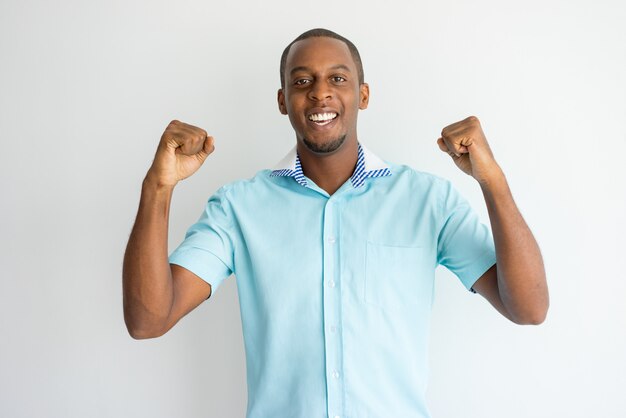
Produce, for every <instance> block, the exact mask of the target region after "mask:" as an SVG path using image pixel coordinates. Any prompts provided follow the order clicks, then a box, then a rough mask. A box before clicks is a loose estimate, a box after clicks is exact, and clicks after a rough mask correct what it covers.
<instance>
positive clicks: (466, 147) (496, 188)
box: [437, 116, 549, 325]
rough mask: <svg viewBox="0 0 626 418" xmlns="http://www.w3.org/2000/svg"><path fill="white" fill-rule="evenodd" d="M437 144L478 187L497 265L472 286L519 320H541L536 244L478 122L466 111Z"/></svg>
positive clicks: (541, 275) (541, 277) (542, 285)
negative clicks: (494, 248)
mask: <svg viewBox="0 0 626 418" xmlns="http://www.w3.org/2000/svg"><path fill="white" fill-rule="evenodd" d="M437 144H438V146H439V149H440V150H441V151H443V152H445V153H447V154H448V155H450V157H451V158H452V160H453V161H454V163H455V164H456V166H457V167H458V168H459V169H461V170H462V171H463V172H464V173H466V174H468V175H470V176H472V177H474V179H476V181H477V182H478V184H479V185H480V187H481V190H482V192H483V196H484V198H485V203H486V205H487V210H488V213H489V221H490V223H491V229H492V232H493V238H494V242H495V246H496V259H497V261H496V265H494V266H493V267H491V268H490V269H489V270H487V272H485V274H483V275H482V276H481V277H480V278H479V279H478V280H477V282H476V283H475V284H474V290H476V292H477V293H479V294H481V295H482V296H483V297H485V299H487V300H488V301H489V302H490V303H491V304H492V305H493V306H494V307H495V308H496V309H497V310H498V311H499V312H500V313H501V314H502V315H504V316H505V317H506V318H508V319H510V320H511V321H513V322H515V323H517V324H535V325H536V324H540V323H542V322H543V321H544V320H545V317H546V315H547V312H548V306H549V296H548V286H547V282H546V274H545V269H544V266H543V259H542V257H541V252H540V251H539V246H538V245H537V242H536V241H535V238H534V237H533V234H532V232H531V231H530V229H529V228H528V225H526V222H525V221H524V218H522V215H521V213H520V212H519V209H518V208H517V205H516V204H515V202H514V201H513V196H512V195H511V191H510V189H509V186H508V184H507V181H506V178H505V176H504V173H503V171H502V169H501V168H500V166H499V165H498V164H497V163H496V160H495V158H494V156H493V153H492V152H491V149H490V148H489V144H488V143H487V138H486V137H485V134H484V132H483V129H482V126H481V124H480V121H479V120H478V118H477V117H476V116H470V117H468V118H466V119H463V120H461V121H458V122H455V123H453V124H450V125H448V126H446V127H445V128H443V130H442V131H441V137H440V138H438V139H437Z"/></svg>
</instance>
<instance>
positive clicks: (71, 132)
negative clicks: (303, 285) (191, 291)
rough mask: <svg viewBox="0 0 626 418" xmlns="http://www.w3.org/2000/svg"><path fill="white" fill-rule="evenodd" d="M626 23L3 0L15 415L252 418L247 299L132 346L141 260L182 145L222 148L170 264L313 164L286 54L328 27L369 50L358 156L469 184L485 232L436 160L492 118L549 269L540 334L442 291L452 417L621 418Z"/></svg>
mask: <svg viewBox="0 0 626 418" xmlns="http://www.w3.org/2000/svg"><path fill="white" fill-rule="evenodd" d="M625 21H626V6H625V4H624V2H623V1H621V0H614V1H610V0H605V1H602V0H600V1H573V0H560V1H549V0H548V1H546V0H542V1H540V0H528V1H524V2H512V1H496V0H481V1H473V2H468V1H461V0H457V1H451V0H443V1H437V2H435V1H419V2H418V1H414V2H394V3H389V4H386V5H385V4H383V3H382V2H380V3H379V2H377V3H371V4H370V3H367V2H363V1H359V2H350V1H343V2H293V1H283V2H272V3H267V2H261V1H258V2H248V3H243V2H224V3H220V4H218V3H217V2H210V1H199V0H181V1H178V2H165V1H162V0H161V1H147V0H130V1H128V0H126V1H120V0H111V1H107V2H104V1H101V2H97V3H96V2H80V1H76V0H75V1H69V0H61V1H56V2H46V1H43V0H30V1H28V0H25V1H17V0H1V2H0V60H1V64H0V140H1V148H0V182H1V183H0V186H1V195H0V215H1V216H0V234H1V237H2V239H1V241H0V257H1V259H0V261H1V263H0V275H1V280H0V416H2V417H29V418H30V417H59V418H60V417H64V418H67V417H147V416H150V417H153V418H156V417H243V416H244V414H245V409H246V386H245V358H244V351H243V339H242V333H241V324H240V317H239V305H238V300H237V293H236V292H237V289H236V282H235V280H234V278H233V277H231V278H229V279H228V280H227V281H226V282H225V283H224V284H223V285H222V286H221V287H220V289H219V291H218V292H216V293H215V294H214V295H213V297H212V298H211V299H209V301H208V302H206V303H203V304H202V305H201V306H200V307H199V308H198V309H196V310H195V311H193V312H192V313H190V314H189V315H188V316H187V317H185V318H184V319H183V320H182V321H181V322H180V323H179V324H178V325H176V327H174V328H173V329H172V330H171V331H170V332H169V333H168V334H166V335H165V336H163V337H161V338H158V339H154V340H143V341H136V340H133V339H131V337H130V336H129V335H128V334H127V331H126V329H125V326H124V321H123V314H122V286H121V284H122V279H121V269H122V258H123V254H124V250H125V246H126V242H127V239H128V235H129V233H130V230H131V227H132V224H133V221H134V217H135V214H136V210H137V205H138V201H139V192H140V186H141V180H142V179H143V176H144V174H145V172H146V170H147V169H148V167H149V166H150V163H151V161H152V158H153V156H154V152H155V149H156V145H157V142H158V140H159V137H160V135H161V133H162V131H163V129H164V128H165V126H166V125H167V124H168V122H169V121H170V120H171V119H174V118H176V119H180V120H182V121H185V122H187V123H191V124H194V125H197V126H200V127H203V128H204V129H206V130H207V131H208V132H209V133H210V134H212V135H214V136H215V140H216V151H215V153H214V154H213V155H211V156H210V157H209V160H207V162H206V164H205V165H204V166H203V167H202V169H201V170H200V171H199V172H198V173H196V175H194V176H193V177H192V178H190V179H188V180H186V181H184V182H183V183H181V184H180V185H179V186H178V187H177V189H176V192H175V194H174V200H173V204H172V211H171V221H170V237H169V244H170V251H171V250H173V249H174V247H175V246H176V245H178V243H180V241H181V240H182V239H183V236H184V233H185V231H186V229H187V227H188V226H189V225H190V224H191V223H193V222H194V221H195V220H196V219H197V218H198V216H199V215H200V213H201V211H202V209H203V208H204V204H205V202H206V199H207V198H208V196H210V195H211V194H212V193H213V192H214V191H215V190H216V189H217V187H219V186H220V185H222V184H224V183H227V182H230V181H233V180H235V179H240V178H247V177H251V176H252V175H254V173H256V172H257V171H258V170H260V169H263V168H269V167H272V166H273V165H274V163H275V162H277V161H278V160H279V159H280V158H281V157H282V156H283V155H284V154H285V153H286V152H287V151H288V150H289V149H290V148H291V147H292V145H293V144H294V143H295V137H294V134H293V131H292V129H291V126H290V125H289V122H288V119H287V118H286V117H284V116H282V115H280V114H279V112H278V110H277V105H276V90H277V89H278V87H279V74H278V65H279V57H280V53H281V52H282V50H283V48H284V47H285V46H286V45H287V43H289V42H290V41H291V40H292V39H293V38H295V37H296V36H297V35H299V34H300V33H301V32H304V31H305V30H308V29H311V28H314V27H326V28H328V29H331V30H335V31H337V32H339V33H340V34H342V35H344V36H346V37H348V38H349V39H351V40H352V41H353V42H354V43H355V44H356V45H357V47H359V49H360V51H361V55H362V58H363V62H364V66H365V76H366V81H367V82H369V84H370V88H371V92H372V94H371V100H370V107H369V109H368V110H366V111H364V112H361V114H360V116H359V118H360V119H359V123H360V124H359V139H360V140H361V141H362V142H363V143H364V144H366V145H367V146H368V147H369V148H370V149H371V150H372V151H374V152H375V153H377V154H378V155H380V156H381V157H382V158H384V159H387V160H389V161H394V162H397V163H404V164H408V165H410V166H412V167H414V168H416V169H419V170H422V171H429V172H433V173H435V174H438V175H440V176H443V177H446V178H449V179H451V180H452V181H453V182H454V184H455V185H456V187H457V188H459V189H460V190H461V192H462V193H463V194H464V195H465V196H466V197H467V198H468V199H470V201H471V203H472V204H473V206H474V207H475V208H476V210H477V211H478V212H479V213H480V214H481V216H482V217H483V220H484V221H485V222H487V221H488V218H487V216H486V210H485V207H484V202H483V200H482V195H481V193H480V189H479V187H478V186H477V185H476V184H475V182H474V181H473V180H472V179H471V178H470V177H468V176H466V175H465V174H463V173H461V172H460V171H459V170H458V169H457V168H456V166H455V165H454V164H453V163H452V161H451V160H450V159H449V157H448V156H447V155H445V154H443V153H441V152H440V151H439V150H438V148H437V146H436V144H435V141H436V139H437V138H438V136H439V133H440V132H441V129H442V128H443V127H444V126H446V125H448V124H450V123H453V122H456V121H458V120H461V119H464V118H465V117H467V116H469V115H476V116H478V117H479V119H480V120H481V123H482V126H483V128H484V131H485V133H486V135H487V138H488V140H489V141H490V143H491V146H492V149H493V151H494V154H495V156H496V158H497V160H498V162H499V163H500V165H501V166H502V167H503V168H504V170H505V173H506V175H507V178H508V179H509V183H510V185H511V188H512V190H513V194H514V197H515V199H516V201H517V203H518V205H519V207H520V209H521V211H522V213H523V215H524V216H525V219H526V220H527V222H528V224H529V225H530V226H531V228H532V230H533V231H534V233H535V236H536V238H537V240H538V242H539V244H540V246H541V249H542V252H543V255H544V259H545V265H546V270H547V274H548V281H549V287H550V296H551V307H550V311H549V313H548V317H547V320H546V321H545V322H544V323H543V324H542V325H540V326H538V327H537V326H519V325H515V324H513V323H511V322H509V321H508V320H506V319H505V318H504V317H502V316H500V314H498V313H497V312H496V311H495V309H493V308H492V307H491V306H490V305H489V304H488V303H487V302H486V301H485V300H484V299H483V298H482V297H480V296H479V295H473V294H471V293H469V292H467V291H466V290H465V289H464V288H463V287H462V285H461V284H460V282H459V281H458V280H457V279H456V277H455V276H453V275H451V274H450V273H449V272H448V271H447V270H445V269H443V268H440V269H439V270H438V275H437V288H436V292H437V296H436V302H435V307H434V319H433V321H434V323H433V333H432V339H431V356H430V364H431V375H430V376H431V379H430V386H429V391H428V397H429V401H430V408H431V411H432V414H433V417H434V418H457V417H464V418H500V417H509V418H518V417H520V418H521V417H533V418H540V417H546V418H548V417H550V418H553V417H569V418H588V417H603V418H609V417H623V416H624V415H623V414H624V411H625V410H626V397H624V389H625V388H626V377H625V376H626V361H625V359H624V357H625V353H626V308H625V307H624V306H625V303H624V299H625V297H626V280H625V278H626V277H625V276H626V274H625V273H624V266H623V265H622V263H623V262H624V260H625V259H626V257H625V256H624V249H625V248H626V246H625V245H624V236H625V234H626V228H625V221H624V215H625V214H626V198H625V194H626V192H625V190H626V187H625V186H624V183H625V180H626V176H625V175H624V172H623V170H624V169H623V166H624V158H625V156H626V126H625V125H626V124H625V120H626V25H625V24H624V22H625Z"/></svg>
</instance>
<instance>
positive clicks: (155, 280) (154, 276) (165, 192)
mask: <svg viewBox="0 0 626 418" xmlns="http://www.w3.org/2000/svg"><path fill="white" fill-rule="evenodd" d="M172 193H173V187H172V186H159V185H157V184H156V182H154V181H152V180H151V179H150V178H149V177H148V176H147V177H146V179H145V180H144V181H143V185H142V190H141V200H140V203H139V209H138V212H137V218H136V220H135V225H134V226H133V230H132V232H131V234H130V238H129V240H128V245H127V247H126V252H125V254H124V266H123V273H122V276H123V288H124V320H125V322H126V327H127V328H128V331H129V332H130V334H131V335H132V336H133V337H134V338H147V337H151V336H154V335H155V333H157V334H158V332H160V328H161V327H162V326H163V324H164V323H165V322H166V320H167V318H168V316H169V312H170V309H171V306H172V303H173V296H174V292H173V283H172V274H171V270H170V266H169V262H168V253H167V236H168V223H169V210H170V202H171V198H172Z"/></svg>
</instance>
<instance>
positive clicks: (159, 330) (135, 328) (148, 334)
mask: <svg viewBox="0 0 626 418" xmlns="http://www.w3.org/2000/svg"><path fill="white" fill-rule="evenodd" d="M124 322H125V323H126V330H127V331H128V335H130V336H131V338H133V339H134V340H147V339H150V338H158V337H160V336H162V335H163V334H165V332H164V331H163V327H155V326H153V325H149V324H145V323H142V322H140V321H137V320H133V319H132V318H130V317H129V316H128V315H127V314H125V315H124Z"/></svg>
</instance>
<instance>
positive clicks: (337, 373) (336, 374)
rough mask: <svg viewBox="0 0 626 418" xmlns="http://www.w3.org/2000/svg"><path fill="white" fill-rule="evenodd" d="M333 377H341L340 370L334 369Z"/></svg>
mask: <svg viewBox="0 0 626 418" xmlns="http://www.w3.org/2000/svg"><path fill="white" fill-rule="evenodd" d="M333 377H334V378H335V379H339V372H338V371H337V370H334V371H333Z"/></svg>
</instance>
